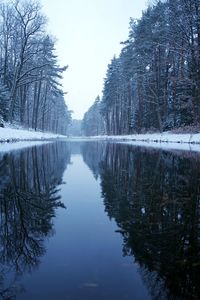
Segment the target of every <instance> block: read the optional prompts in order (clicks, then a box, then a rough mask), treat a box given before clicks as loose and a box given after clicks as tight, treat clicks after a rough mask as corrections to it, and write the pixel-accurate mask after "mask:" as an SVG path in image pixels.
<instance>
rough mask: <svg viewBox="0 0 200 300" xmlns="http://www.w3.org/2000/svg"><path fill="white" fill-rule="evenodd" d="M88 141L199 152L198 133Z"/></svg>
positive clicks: (119, 137)
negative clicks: (104, 141)
mask: <svg viewBox="0 0 200 300" xmlns="http://www.w3.org/2000/svg"><path fill="white" fill-rule="evenodd" d="M90 139H103V140H107V141H115V142H118V143H123V144H129V145H134V146H141V147H150V148H158V149H163V150H184V151H195V152H200V133H193V134H191V133H170V132H164V133H146V134H133V135H122V136H120V135H115V136H95V137H90Z"/></svg>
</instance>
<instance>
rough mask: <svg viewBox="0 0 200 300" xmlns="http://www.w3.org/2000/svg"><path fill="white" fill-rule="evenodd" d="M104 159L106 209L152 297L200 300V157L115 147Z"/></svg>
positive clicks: (100, 165)
mask: <svg viewBox="0 0 200 300" xmlns="http://www.w3.org/2000/svg"><path fill="white" fill-rule="evenodd" d="M99 155H100V153H99V154H97V153H96V161H95V162H94V163H93V165H97V164H98V171H97V170H96V169H95V172H96V173H98V174H100V177H101V186H102V196H103V199H104V204H105V210H106V212H107V214H108V216H109V218H114V219H115V221H116V223H117V225H118V227H119V230H117V232H119V233H120V234H121V235H122V237H123V254H124V255H125V256H126V255H130V256H133V257H134V259H135V261H136V262H137V263H138V264H139V266H140V272H141V275H142V277H143V280H144V281H145V283H146V284H147V286H148V287H149V290H150V293H151V295H152V298H153V299H199V298H200V287H199V280H200V259H199V257H200V242H199V241H200V232H199V228H200V227H199V223H200V184H199V182H200V157H199V155H198V154H196V155H194V157H192V156H191V155H187V154H183V153H181V156H180V155H179V153H171V152H163V151H157V150H151V151H149V150H144V149H143V148H139V147H138V148H137V147H132V146H127V145H119V144H112V143H110V144H108V145H107V146H105V149H104V151H102V150H101V157H99ZM89 157H90V159H89ZM91 159H92V155H90V156H88V165H90V166H91V165H92V164H91V161H90V160H91Z"/></svg>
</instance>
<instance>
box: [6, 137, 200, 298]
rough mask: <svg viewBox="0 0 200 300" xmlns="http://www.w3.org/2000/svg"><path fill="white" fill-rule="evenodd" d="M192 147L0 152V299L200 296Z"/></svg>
mask: <svg viewBox="0 0 200 300" xmlns="http://www.w3.org/2000/svg"><path fill="white" fill-rule="evenodd" d="M199 279H200V154H198V153H195V152H186V151H185V152H180V151H173V152H170V151H162V150H159V149H156V150H153V149H148V148H142V147H135V146H131V145H125V144H117V143H109V142H100V141H99V142H89V141H88V142H86V141H85V142H53V143H48V144H44V145H39V146H34V147H29V148H24V149H20V150H16V151H12V152H6V153H1V152H0V299H4V300H11V299H17V300H57V299H59V300H111V299H113V300H132V299H133V300H140V299H141V300H145V299H147V300H148V299H200V285H199V281H200V280H199Z"/></svg>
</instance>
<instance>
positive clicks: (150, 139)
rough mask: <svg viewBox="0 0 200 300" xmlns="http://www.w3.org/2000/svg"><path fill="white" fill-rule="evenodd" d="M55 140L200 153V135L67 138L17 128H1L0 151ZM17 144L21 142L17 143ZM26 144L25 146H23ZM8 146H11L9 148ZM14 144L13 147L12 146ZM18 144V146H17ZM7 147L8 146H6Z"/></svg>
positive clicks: (152, 134) (159, 134) (147, 134)
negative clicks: (113, 143) (123, 144)
mask: <svg viewBox="0 0 200 300" xmlns="http://www.w3.org/2000/svg"><path fill="white" fill-rule="evenodd" d="M53 140H66V141H92V140H96V141H97V140H102V141H113V142H117V143H125V144H129V145H135V146H143V147H151V148H152V147H153V148H159V149H164V150H167V149H168V150H185V151H196V152H200V133H193V134H191V133H170V132H164V133H146V134H133V135H121V136H120V135H113V136H108V135H102V136H91V137H85V136H84V137H83V136H82V137H67V136H64V135H59V134H53V133H47V132H38V131H29V130H25V129H16V128H10V127H6V128H0V151H6V149H8V148H12V149H14V148H18V147H20V148H21V147H26V146H27V145H28V144H27V141H29V144H30V146H31V145H33V144H35V145H37V144H39V143H41V142H45V141H46V142H47V141H53ZM15 142H21V143H20V144H21V145H19V143H15ZM22 142H24V144H22ZM8 144H9V145H10V146H9V147H8ZM11 144H12V146H11ZM17 144H18V145H17ZM6 145H7V146H6Z"/></svg>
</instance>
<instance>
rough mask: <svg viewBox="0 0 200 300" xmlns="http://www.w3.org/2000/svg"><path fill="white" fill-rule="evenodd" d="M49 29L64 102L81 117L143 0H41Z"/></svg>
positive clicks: (142, 4) (101, 85)
mask: <svg viewBox="0 0 200 300" xmlns="http://www.w3.org/2000/svg"><path fill="white" fill-rule="evenodd" d="M40 1H41V3H42V6H43V12H44V14H45V15H46V16H47V18H48V28H47V30H48V32H49V33H50V34H52V35H54V36H55V37H56V38H57V43H56V49H57V55H58V57H59V63H60V64H61V66H64V65H69V68H68V70H67V71H66V72H65V74H64V78H63V81H62V83H63V88H64V91H66V92H68V94H67V95H66V96H65V101H66V103H67V105H68V107H69V109H71V110H73V111H74V113H73V115H72V116H73V118H74V119H82V117H83V115H84V113H85V112H86V111H87V110H88V108H89V107H90V106H91V105H92V104H93V102H94V100H95V98H96V97H97V96H98V95H100V96H101V95H102V89H103V82H104V78H105V74H106V70H107V65H108V63H110V61H111V59H112V57H113V56H114V54H116V55H118V54H119V53H120V50H121V48H122V46H121V45H120V42H121V41H125V40H126V39H127V37H128V31H129V30H128V28H129V19H130V17H132V18H140V17H141V14H142V10H144V9H145V8H146V0H40Z"/></svg>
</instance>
